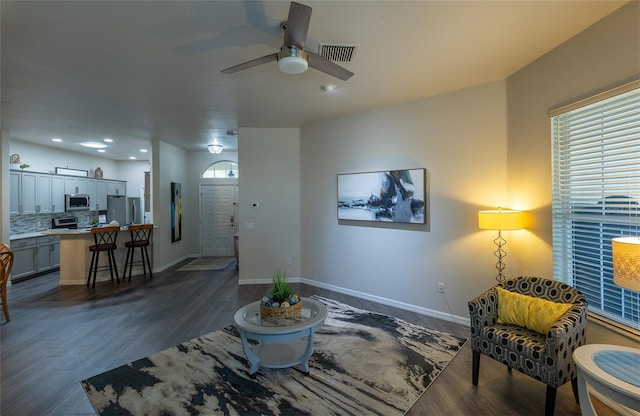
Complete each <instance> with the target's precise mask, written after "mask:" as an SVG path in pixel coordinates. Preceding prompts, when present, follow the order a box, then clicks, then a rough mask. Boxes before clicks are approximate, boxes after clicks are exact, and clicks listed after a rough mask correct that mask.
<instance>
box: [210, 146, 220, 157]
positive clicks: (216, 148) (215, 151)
mask: <svg viewBox="0 0 640 416" xmlns="http://www.w3.org/2000/svg"><path fill="white" fill-rule="evenodd" d="M208 149H209V152H211V153H213V154H214V155H217V154H218V153H222V146H221V145H219V144H210V145H209V146H208Z"/></svg>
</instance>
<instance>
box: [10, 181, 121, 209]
mask: <svg viewBox="0 0 640 416" xmlns="http://www.w3.org/2000/svg"><path fill="white" fill-rule="evenodd" d="M9 177H10V178H9V201H10V202H9V214H49V213H63V212H65V194H89V196H90V203H91V206H90V208H89V209H90V210H91V211H105V210H106V209H107V195H115V196H126V195H127V182H125V181H113V180H108V179H98V178H95V179H94V178H86V177H77V176H65V175H57V174H49V173H38V172H29V171H27V172H24V171H20V170H10V171H9Z"/></svg>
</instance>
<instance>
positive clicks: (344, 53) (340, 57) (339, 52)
mask: <svg viewBox="0 0 640 416" xmlns="http://www.w3.org/2000/svg"><path fill="white" fill-rule="evenodd" d="M357 49H358V45H329V44H324V43H321V44H320V46H318V55H320V56H322V57H323V58H327V59H328V60H330V61H332V62H351V61H352V60H353V57H354V56H355V53H356V50H357Z"/></svg>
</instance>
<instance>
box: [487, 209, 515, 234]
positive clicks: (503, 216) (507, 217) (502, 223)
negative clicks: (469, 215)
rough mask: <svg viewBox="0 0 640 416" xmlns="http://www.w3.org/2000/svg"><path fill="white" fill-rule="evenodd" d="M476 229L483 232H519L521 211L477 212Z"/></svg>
mask: <svg viewBox="0 0 640 416" xmlns="http://www.w3.org/2000/svg"><path fill="white" fill-rule="evenodd" d="M478 227H480V228H482V229H483V230H519V229H521V228H522V211H514V210H511V209H495V210H487V211H478Z"/></svg>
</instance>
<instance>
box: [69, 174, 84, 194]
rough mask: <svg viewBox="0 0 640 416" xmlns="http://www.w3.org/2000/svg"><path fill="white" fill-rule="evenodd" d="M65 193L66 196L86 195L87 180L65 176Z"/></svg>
mask: <svg viewBox="0 0 640 416" xmlns="http://www.w3.org/2000/svg"><path fill="white" fill-rule="evenodd" d="M64 193H65V194H86V193H87V178H82V177H75V176H65V177H64Z"/></svg>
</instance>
